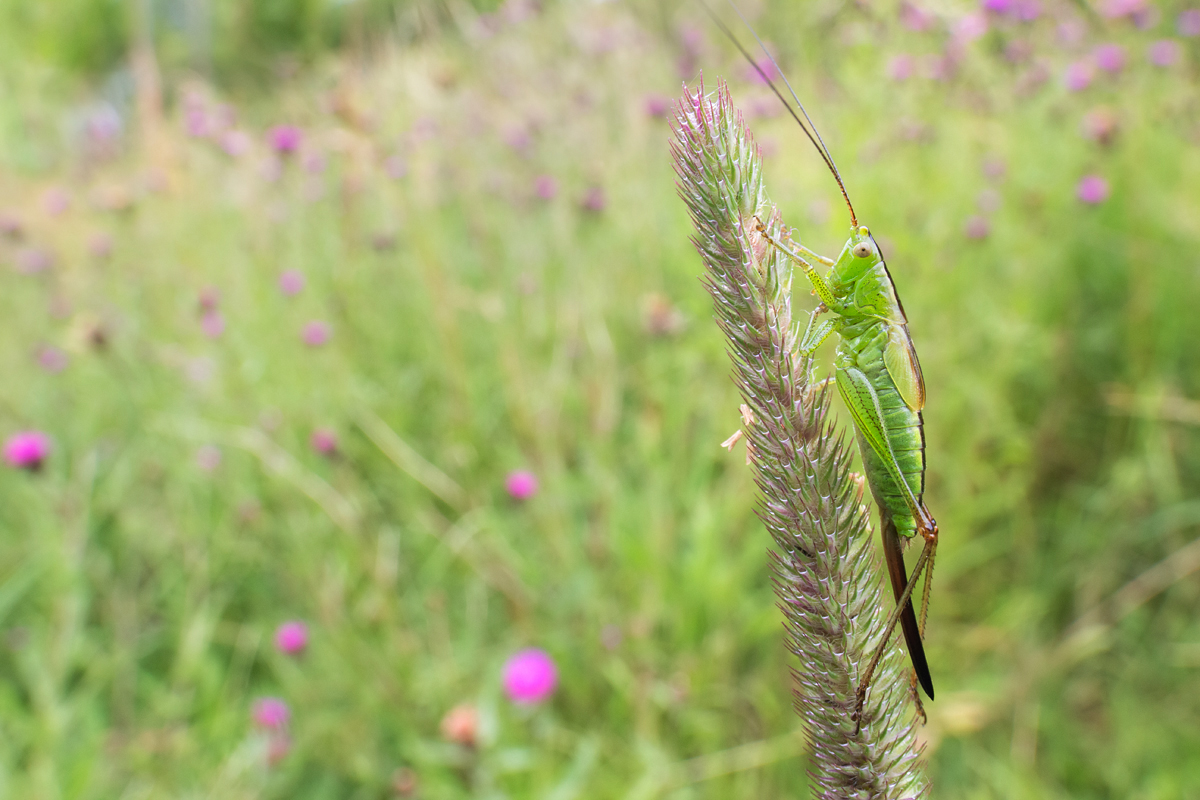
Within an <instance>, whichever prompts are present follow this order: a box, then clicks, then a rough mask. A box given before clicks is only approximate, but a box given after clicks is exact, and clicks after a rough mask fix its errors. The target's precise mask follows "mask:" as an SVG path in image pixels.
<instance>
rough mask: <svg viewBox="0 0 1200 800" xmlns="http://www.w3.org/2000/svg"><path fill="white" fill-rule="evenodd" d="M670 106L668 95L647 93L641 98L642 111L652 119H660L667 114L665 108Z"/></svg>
mask: <svg viewBox="0 0 1200 800" xmlns="http://www.w3.org/2000/svg"><path fill="white" fill-rule="evenodd" d="M670 107H671V101H670V99H669V98H668V97H666V96H665V95H661V94H648V95H646V96H645V97H644V98H642V111H644V112H645V114H646V116H647V117H653V118H654V119H662V118H663V117H665V116H666V115H667V109H669V108H670Z"/></svg>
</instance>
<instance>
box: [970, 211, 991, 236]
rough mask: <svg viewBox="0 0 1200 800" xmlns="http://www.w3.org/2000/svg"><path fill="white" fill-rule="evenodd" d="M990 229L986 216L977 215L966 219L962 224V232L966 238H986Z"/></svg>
mask: <svg viewBox="0 0 1200 800" xmlns="http://www.w3.org/2000/svg"><path fill="white" fill-rule="evenodd" d="M991 230H992V228H991V225H989V224H988V221H987V218H986V217H981V216H978V215H976V216H973V217H970V218H969V219H967V224H966V225H964V226H963V234H964V235H965V236H966V237H967V238H968V239H975V240H980V239H986V238H987V237H988V234H989V233H991Z"/></svg>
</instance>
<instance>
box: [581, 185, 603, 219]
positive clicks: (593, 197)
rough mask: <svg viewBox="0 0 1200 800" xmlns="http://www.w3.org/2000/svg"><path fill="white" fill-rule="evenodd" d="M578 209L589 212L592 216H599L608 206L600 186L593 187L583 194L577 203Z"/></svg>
mask: <svg viewBox="0 0 1200 800" xmlns="http://www.w3.org/2000/svg"><path fill="white" fill-rule="evenodd" d="M579 205H580V207H581V208H582V209H583V210H584V211H590V212H592V213H593V214H599V213H600V212H601V211H603V210H604V207H605V206H606V205H608V200H607V199H606V198H605V196H604V189H603V187H600V186H593V187H591V188H590V189H588V190H587V191H586V192H584V193H583V199H582V200H580V201H579Z"/></svg>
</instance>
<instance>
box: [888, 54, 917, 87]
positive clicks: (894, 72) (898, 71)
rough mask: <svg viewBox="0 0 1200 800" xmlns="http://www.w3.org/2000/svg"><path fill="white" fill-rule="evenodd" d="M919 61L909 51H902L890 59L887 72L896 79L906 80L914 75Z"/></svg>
mask: <svg viewBox="0 0 1200 800" xmlns="http://www.w3.org/2000/svg"><path fill="white" fill-rule="evenodd" d="M916 66H917V63H916V61H915V60H914V59H913V57H912V56H910V55H909V54H908V53H900V54H899V55H895V56H892V59H891V60H890V61H888V66H887V74H888V77H889V78H891V79H892V80H894V81H897V82H899V81H906V80H908V79H909V78H911V77H912V74H913V72H914V71H915V70H916Z"/></svg>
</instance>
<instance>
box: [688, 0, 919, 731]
mask: <svg viewBox="0 0 1200 800" xmlns="http://www.w3.org/2000/svg"><path fill="white" fill-rule="evenodd" d="M702 4H703V3H702ZM703 5H704V7H705V10H706V11H708V13H709V16H711V17H712V18H713V21H714V22H715V23H716V24H717V26H718V27H719V28H720V29H721V30H722V32H723V33H724V34H725V35H726V36H727V37H728V38H729V39H730V41H732V42H733V43H734V45H736V46H737V48H738V50H740V51H741V53H742V55H743V56H745V58H746V60H747V61H749V62H750V64H751V65H752V66H753V67H754V69H755V70H757V71H758V74H759V75H760V76H761V77H762V79H763V80H764V81H765V82H766V83H767V85H768V86H770V88H771V91H773V92H774V93H775V95H776V97H778V98H779V100H780V102H782V103H783V105H784V107H785V108H787V110H788V113H790V114H791V115H792V118H793V119H795V120H796V124H798V125H799V126H800V129H801V130H803V131H804V134H805V135H806V136H807V137H808V139H809V141H810V142H812V145H813V147H815V148H816V150H817V152H818V153H819V154H820V155H821V159H822V160H823V161H824V162H825V166H826V167H828V168H829V171H830V172H831V173H832V174H833V177H834V179H835V180H836V181H837V184H838V188H839V189H841V192H842V197H843V198H845V200H846V207H847V208H848V209H849V210H850V238H849V239H848V240H847V241H846V244H845V246H844V247H843V248H842V252H841V254H840V255H839V256H838V257H837V259H830V258H826V257H824V256H820V255H818V254H817V253H814V252H813V251H811V250H809V249H808V248H806V247H803V246H800V245H796V246H794V247H788V246H787V244H785V243H784V242H783V241H780V240H779V239H776V238H775V237H772V236H771V235H770V234H769V233H768V232H767V229H766V226H765V225H763V224H762V222H761V220H759V221H758V223H757V229H758V232H759V233H760V234H761V235H762V236H763V237H764V238H766V240H767V241H768V242H769V243H770V244H771V245H772V246H774V247H775V248H777V249H778V250H780V251H781V252H782V253H784V254H785V255H786V256H787V257H788V258H790V259H791V260H792V261H794V262H795V263H796V264H797V265H799V266H800V268H801V269H802V270H803V271H804V274H805V276H806V277H807V278H808V280H809V282H810V283H812V286H813V289H814V291H815V292H816V294H817V297H819V298H820V301H821V302H820V305H818V306H817V308H816V310H815V311H814V312H813V314H812V316H811V317H810V319H809V323H808V327H807V329H806V330H805V332H804V336H803V338H802V339H801V340H800V352H801V354H802V355H804V356H808V355H811V354H812V353H813V352H814V351H816V349H817V348H818V347H819V346H820V345H821V343H822V342H824V341H825V340H826V339H827V338H828V337H829V336H830V335H832V334H834V333H837V334H838V337H839V338H838V346H837V350H836V354H835V355H834V378H835V381H836V383H837V387H838V392H839V393H840V394H841V397H842V400H843V401H844V402H845V404H846V408H847V409H849V411H850V417H851V419H852V420H853V422H854V430H855V433H856V438H857V439H858V448H859V452H860V453H861V454H862V460H863V467H864V469H865V471H866V477H867V483H868V484H869V485H870V487H871V494H872V495H873V496H874V498H875V503H876V505H877V506H878V507H879V522H880V526H879V528H880V535H881V536H882V539H883V553H884V558H885V560H886V562H887V568H888V577H889V578H890V579H891V584H892V592H893V594H894V595H895V598H896V608H895V610H894V611H893V612H892V614H891V616H890V617H889V619H888V622H887V625H886V628H885V633H884V637H883V641H882V642H881V643H880V645H879V647H878V649H877V650H876V651H875V653H874V654H873V656H872V658H871V660H870V662H868V664H867V668H866V669H865V670H864V671H863V673H862V674H861V676H860V678H859V684H858V688H857V690H856V697H855V700H856V702H855V710H854V720H855V722H856V723H857V724H859V725H861V717H862V708H863V703H864V701H865V700H866V694H867V690H868V689H869V688H870V685H871V678H872V676H873V675H874V673H875V668H876V666H878V664H879V659H880V657H881V656H882V655H883V653H884V652H885V650H886V648H887V646H888V642H889V640H890V639H891V634H892V631H893V630H895V627H896V624H897V622H899V624H900V628H901V630H902V631H903V632H904V641H905V643H906V644H907V646H908V653H909V658H910V659H911V660H912V665H913V670H914V673H915V678H916V680H917V682H919V683H920V685H921V688H922V689H924V690H925V694H927V695H928V696H929V699H931V700H932V699H933V679H932V678H931V677H930V674H929V664H928V663H927V662H926V660H925V648H924V645H923V644H922V639H923V638H924V634H925V619H926V616H927V613H928V610H929V591H930V587H931V581H932V577H933V561H934V556H935V554H936V553H937V541H938V527H937V522H935V521H934V519H933V516H932V515H931V514H930V513H929V509H928V508H926V507H925V502H924V493H925V429H924V420H923V419H922V416H921V409H922V408H924V406H925V379H924V377H923V376H922V374H921V364H920V362H919V361H918V360H917V351H916V349H915V348H914V347H913V342H912V337H911V336H910V335H909V332H908V318H907V317H906V316H905V314H904V306H903V305H901V303H900V298H899V297H898V296H897V295H896V288H895V285H894V284H893V283H892V276H891V274H890V273H889V272H888V268H887V264H886V263H885V262H884V260H883V255H882V253H880V251H879V245H878V244H877V243H876V242H875V239H874V238H873V237H872V236H871V232H870V230H869V229H868V228H867V227H866V226H865V225H860V224H859V222H858V216H857V215H856V214H855V212H854V206H853V204H852V203H851V202H850V195H849V193H847V191H846V185H845V183H843V182H842V176H841V174H840V173H839V172H838V169H837V166H836V165H835V164H834V162H833V156H832V155H831V154H830V152H829V148H827V147H826V146H825V142H824V141H823V140H822V139H821V135H820V134H819V133H818V132H817V128H816V126H815V125H813V122H812V119H810V118H809V116H808V112H807V111H806V110H805V109H804V104H803V103H801V102H800V98H799V97H797V96H796V92H795V91H794V90H793V89H792V86H791V84H790V83H788V80H787V78H786V77H783V72H782V70H780V69H779V65H778V64H777V63H776V62H775V59H774V57H773V56H772V55H771V53H770V51H769V50H768V49H767V47H766V45H764V44H763V42H762V40H761V39H759V37H758V34H757V33H755V32H754V29H753V28H752V27H751V26H750V24H749V23H748V22H746V19H745V17H742V13H741V11H739V10H738V9H737V7H736V6H734V11H735V12H737V14H738V16H739V17H741V19H742V22H744V23H745V24H746V27H747V28H749V29H750V32H751V33H752V34H754V38H755V39H756V40H757V41H758V43H759V45H760V46H761V47H762V49H763V52H764V53H766V55H767V58H768V59H770V61H771V65H772V66H773V67H775V70H776V72H777V73H778V74H779V75H780V76H781V77H782V78H783V82H784V85H785V86H787V89H788V92H789V93H790V94H791V96H792V99H793V100H794V101H795V103H796V106H797V107H798V108H799V110H800V114H799V115H797V113H796V111H795V109H793V108H792V105H791V103H789V102H788V100H787V98H785V97H784V96H783V94H782V93H781V92H780V91H779V89H778V88H777V87H776V86H775V83H774V82H773V81H772V80H771V78H770V76H768V75H767V74H766V72H765V71H764V70H763V69H762V67H761V66H760V65H759V64H758V63H757V62H756V61H755V60H754V59H753V58H752V57H751V56H750V54H749V53H748V52H746V49H745V48H743V47H742V45H741V43H740V42H739V41H738V40H737V37H735V36H734V35H733V32H732V31H730V30H729V28H728V27H726V26H725V24H724V23H723V22H722V21H721V20H720V18H719V17H717V16H716V14H715V13H714V12H713V11H712V9H710V8H709V7H708V6H707V4H703ZM730 5H733V3H732V2H730ZM801 116H803V120H801ZM805 122H807V123H808V125H807V126H806V125H805ZM813 262H817V263H820V264H823V265H825V266H827V267H828V268H829V270H828V272H826V273H825V275H824V276H822V275H821V274H820V273H819V272H818V271H817V269H816V267H814V266H813ZM825 312H828V313H830V314H832V315H833V316H832V317H831V318H830V319H826V320H824V321H823V322H821V323H819V324H818V323H817V317H818V316H819V315H820V314H822V313H825ZM916 536H920V537H921V538H922V539H923V540H924V547H923V548H922V549H921V554H920V556H919V557H918V558H917V561H916V563H915V564H914V565H913V570H912V576H911V578H910V577H909V576H908V575H907V572H906V570H905V566H904V548H903V545H904V544H905V543H907V542H908V541H911V540H912V539H913V538H914V537H916ZM922 573H924V577H925V582H924V586H923V588H922V590H921V614H920V618H919V621H918V617H917V615H916V614H915V613H914V611H913V602H912V593H913V590H914V588H915V587H916V585H917V582H918V580H919V579H920V578H921V575H922ZM913 696H914V698H916V697H917V696H916V694H915V692H914V695H913ZM917 704H918V708H920V701H919V698H918V699H917ZM921 713H922V715H924V711H923V710H922V711H921Z"/></svg>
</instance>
